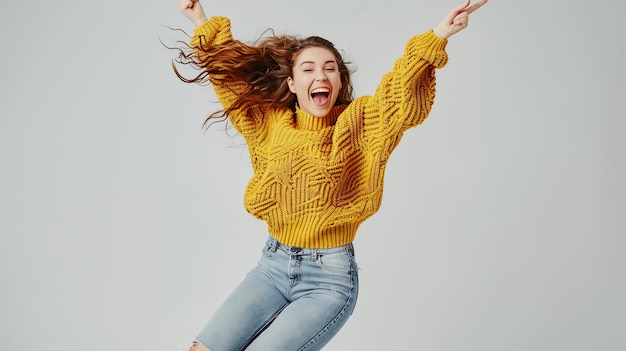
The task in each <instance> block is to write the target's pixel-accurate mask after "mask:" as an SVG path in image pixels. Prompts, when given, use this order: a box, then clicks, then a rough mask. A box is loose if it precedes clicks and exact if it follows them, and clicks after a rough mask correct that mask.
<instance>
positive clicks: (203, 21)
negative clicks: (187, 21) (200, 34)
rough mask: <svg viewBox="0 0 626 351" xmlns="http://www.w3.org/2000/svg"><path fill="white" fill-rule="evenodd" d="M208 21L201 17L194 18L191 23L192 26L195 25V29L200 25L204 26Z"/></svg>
mask: <svg viewBox="0 0 626 351" xmlns="http://www.w3.org/2000/svg"><path fill="white" fill-rule="evenodd" d="M208 20H209V19H208V18H206V16H201V17H198V18H196V19H195V20H194V21H193V24H195V25H196V27H200V26H201V25H203V24H205V23H206V22H207V21H208Z"/></svg>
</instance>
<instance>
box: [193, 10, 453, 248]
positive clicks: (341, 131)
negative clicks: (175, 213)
mask: <svg viewBox="0 0 626 351" xmlns="http://www.w3.org/2000/svg"><path fill="white" fill-rule="evenodd" d="M194 34H195V35H194V38H193V39H192V42H191V43H192V46H194V47H198V45H199V43H200V42H201V43H202V45H203V46H205V47H206V45H212V44H220V43H224V42H226V41H229V40H232V35H231V32H230V21H229V20H228V19H227V18H224V17H212V18H211V19H210V20H209V21H208V22H206V23H205V24H203V25H202V26H200V27H198V28H196V30H195V33H194ZM446 43H447V40H445V39H441V38H439V37H437V36H436V35H435V34H434V33H433V32H432V31H428V32H426V33H424V34H421V35H416V36H414V37H412V38H411V39H410V40H409V41H408V43H407V44H406V47H405V51H404V55H403V56H402V57H401V58H400V59H398V60H397V61H396V63H395V64H394V67H393V70H392V71H391V72H390V73H387V74H386V75H385V76H384V77H383V78H382V81H381V82H380V85H379V86H378V88H377V90H376V93H375V94H374V95H373V96H363V97H360V98H358V99H356V100H354V101H353V102H352V103H351V104H350V105H348V106H335V107H334V108H333V109H332V111H331V112H330V114H329V115H328V116H326V117H323V118H319V117H313V116H311V115H308V114H307V113H305V112H304V111H302V110H300V109H299V108H297V109H296V111H295V113H294V112H293V111H292V110H290V109H288V108H277V109H260V108H259V109H252V110H251V111H248V112H247V113H231V114H230V116H229V118H230V121H231V122H232V124H233V126H234V127H235V128H236V129H237V131H238V132H239V133H241V135H243V137H244V138H245V139H246V142H247V144H248V150H249V152H250V157H251V161H252V168H253V171H254V175H253V177H252V179H251V180H250V182H249V184H248V187H247V189H246V193H245V197H244V203H245V207H246V210H247V211H248V212H249V213H251V214H252V215H254V216H256V217H257V218H259V219H262V220H264V221H265V222H267V225H268V230H269V233H270V234H271V235H272V236H273V237H274V238H276V239H277V240H278V241H280V242H281V243H283V244H286V245H292V246H298V247H304V248H329V247H336V246H341V245H345V244H348V243H350V242H352V241H353V240H354V237H355V235H356V231H357V228H358V227H359V225H360V224H361V223H363V221H364V220H365V219H367V218H368V217H370V216H371V215H372V214H374V213H375V212H376V211H377V210H378V209H379V208H380V204H381V200H382V190H383V175H384V171H385V165H386V163H387V160H388V159H389V156H390V154H391V152H392V150H393V149H394V148H395V147H396V145H398V142H399V141H400V138H401V137H402V134H403V133H404V132H405V131H406V130H407V129H408V128H410V127H413V126H416V125H418V124H420V123H421V122H422V121H424V119H425V118H426V117H427V116H428V113H429V112H430V109H431V107H432V104H433V101H434V97H435V68H440V67H443V66H444V65H445V64H446V63H447V59H448V57H447V54H446V52H445V46H446ZM214 88H215V92H216V94H217V97H218V98H219V100H220V102H221V104H222V105H223V106H224V107H228V106H229V104H231V103H232V101H233V100H234V98H235V96H236V95H235V94H236V91H237V89H232V88H231V89H228V88H225V87H219V86H215V87H214Z"/></svg>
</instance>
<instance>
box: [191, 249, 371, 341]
mask: <svg viewBox="0 0 626 351" xmlns="http://www.w3.org/2000/svg"><path fill="white" fill-rule="evenodd" d="M358 291H359V283H358V268H357V265H356V261H355V259H354V249H353V247H352V244H348V245H345V246H341V247H336V248H330V249H315V250H313V249H302V248H297V247H290V246H285V245H283V244H281V243H279V242H277V241H276V240H275V239H274V238H272V237H270V238H269V239H268V241H267V244H266V245H265V247H264V249H263V255H262V256H261V259H260V260H259V262H258V264H257V266H256V267H255V268H254V269H253V270H252V271H251V272H250V273H248V275H247V276H246V277H245V279H244V280H243V281H242V282H241V283H240V284H239V286H238V287H237V288H236V289H235V290H234V291H233V292H232V293H231V295H230V296H229V297H228V298H227V299H226V301H224V303H223V304H222V305H221V306H220V308H219V309H218V310H217V312H216V313H215V315H214V316H213V317H212V318H211V319H210V320H209V321H208V323H207V324H206V326H205V327H204V328H203V329H202V330H201V332H200V333H199V334H198V336H197V337H196V342H199V343H201V344H203V345H205V346H206V347H208V348H209V349H211V350H212V351H235V350H237V351H239V350H247V351H298V350H300V351H304V350H307V351H313V350H320V349H321V348H322V347H323V346H324V345H326V343H328V341H330V339H331V338H332V337H333V336H335V334H337V332H338V331H339V329H341V327H342V326H343V325H344V324H345V323H346V321H347V320H348V318H349V317H350V315H351V314H352V311H353V310H354V306H355V303H356V299H357V294H358Z"/></svg>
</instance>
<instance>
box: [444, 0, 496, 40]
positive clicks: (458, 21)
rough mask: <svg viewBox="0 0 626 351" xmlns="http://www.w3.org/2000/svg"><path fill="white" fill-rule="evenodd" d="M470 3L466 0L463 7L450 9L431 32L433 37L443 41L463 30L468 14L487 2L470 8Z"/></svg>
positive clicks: (484, 0)
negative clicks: (435, 36)
mask: <svg viewBox="0 0 626 351" xmlns="http://www.w3.org/2000/svg"><path fill="white" fill-rule="evenodd" d="M470 2H471V0H467V1H465V3H463V5H460V6H457V7H455V8H454V9H452V11H450V13H448V15H447V16H446V18H444V19H443V21H441V23H439V25H438V26H437V27H436V28H435V29H434V30H433V31H434V32H435V35H437V36H438V37H440V38H443V39H448V38H449V37H451V36H452V35H454V34H456V33H458V32H460V31H462V30H463V29H465V28H466V27H467V20H468V17H469V14H470V13H472V12H474V11H476V10H478V9H479V8H481V6H483V5H484V4H486V3H487V0H480V1H479V2H477V3H475V4H474V5H472V6H470Z"/></svg>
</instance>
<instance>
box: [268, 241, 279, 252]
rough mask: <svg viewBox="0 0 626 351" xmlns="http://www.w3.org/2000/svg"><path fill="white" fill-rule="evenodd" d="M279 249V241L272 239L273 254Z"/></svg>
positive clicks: (271, 249) (271, 248)
mask: <svg viewBox="0 0 626 351" xmlns="http://www.w3.org/2000/svg"><path fill="white" fill-rule="evenodd" d="M277 248H278V240H276V239H274V238H272V244H271V245H270V251H272V253H275V252H276V249H277Z"/></svg>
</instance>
